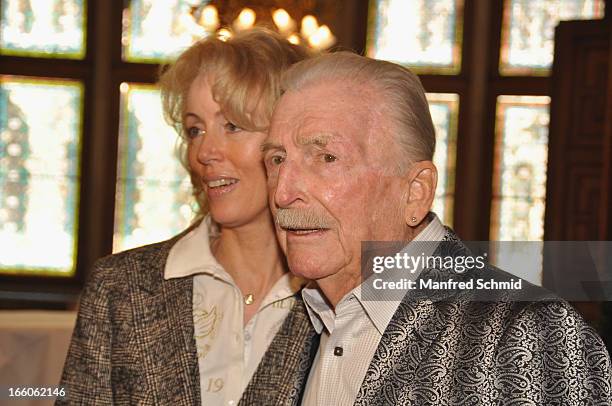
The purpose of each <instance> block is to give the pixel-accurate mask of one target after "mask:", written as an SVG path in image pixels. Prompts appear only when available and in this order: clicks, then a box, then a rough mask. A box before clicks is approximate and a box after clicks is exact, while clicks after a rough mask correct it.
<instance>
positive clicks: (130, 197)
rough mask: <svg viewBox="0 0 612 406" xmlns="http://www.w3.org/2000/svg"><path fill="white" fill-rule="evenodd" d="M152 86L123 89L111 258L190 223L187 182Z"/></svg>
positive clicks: (185, 173) (173, 138)
mask: <svg viewBox="0 0 612 406" xmlns="http://www.w3.org/2000/svg"><path fill="white" fill-rule="evenodd" d="M177 140H178V136H177V134H176V132H175V131H174V130H173V129H172V128H171V127H170V126H168V125H167V124H166V122H165V121H164V119H163V115H162V109H161V100H160V95H159V91H158V90H157V89H156V88H154V87H153V86H150V85H149V86H147V85H134V84H128V83H122V84H121V128H120V132H119V155H118V158H117V160H118V171H117V173H118V178H117V193H116V200H115V234H114V239H113V250H114V252H117V251H122V250H125V249H129V248H133V247H137V246H140V245H144V244H148V243H152V242H156V241H162V240H164V239H166V238H168V237H171V236H172V235H174V234H177V233H178V232H180V231H182V230H184V229H185V228H186V227H187V226H188V225H189V223H190V221H191V220H192V218H193V210H192V208H193V207H194V206H193V198H192V197H191V182H190V181H189V177H188V174H187V171H186V170H185V169H184V168H183V167H182V166H181V164H180V161H179V159H178V153H177V151H178V150H177Z"/></svg>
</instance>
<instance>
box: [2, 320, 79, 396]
mask: <svg viewBox="0 0 612 406" xmlns="http://www.w3.org/2000/svg"><path fill="white" fill-rule="evenodd" d="M75 321H76V312H72V311H70V312H68V311H29V310H25V311H24V310H4V311H0V385H2V386H3V387H6V386H12V385H15V386H21V387H23V386H31V387H45V386H57V385H58V383H59V379H60V376H61V373H62V367H63V366H64V360H65V359H66V353H67V351H68V345H69V344H70V337H71V336H72V330H73V328H74V323H75ZM51 404H53V400H44V401H41V400H19V401H9V400H7V399H0V405H18V406H29V405H36V406H39V405H51Z"/></svg>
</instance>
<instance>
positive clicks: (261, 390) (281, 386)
mask: <svg viewBox="0 0 612 406" xmlns="http://www.w3.org/2000/svg"><path fill="white" fill-rule="evenodd" d="M295 297H296V303H295V304H294V306H293V308H292V309H291V312H289V315H288V316H287V318H286V319H285V321H284V323H283V325H282V327H281V328H280V330H279V331H278V333H277V334H276V336H275V337H274V340H273V341H272V343H271V344H270V347H268V350H267V351H266V353H265V354H264V357H263V359H262V361H261V362H260V364H259V366H258V367H257V370H256V371H255V374H254V375H253V378H251V381H250V382H249V385H248V386H247V388H246V390H245V391H244V393H243V395H242V399H241V400H240V405H295V406H297V405H299V404H300V403H301V398H302V394H303V391H304V387H305V385H306V379H307V378H308V373H309V371H310V367H311V366H312V362H313V359H314V356H315V354H316V352H317V349H318V347H319V335H318V334H317V333H316V331H315V330H314V328H313V327H312V325H311V323H310V319H309V318H308V314H307V312H306V308H305V305H304V302H303V300H302V298H301V293H300V292H298V293H297V294H296V296H295Z"/></svg>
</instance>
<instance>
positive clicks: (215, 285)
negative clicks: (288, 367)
mask: <svg viewBox="0 0 612 406" xmlns="http://www.w3.org/2000/svg"><path fill="white" fill-rule="evenodd" d="M215 233H216V230H215V227H213V226H211V221H210V218H208V217H207V218H206V219H204V221H202V223H201V224H200V225H199V226H198V227H197V228H195V229H193V230H192V231H191V232H189V233H188V234H186V235H185V236H184V237H182V238H181V239H180V240H179V241H178V242H177V243H176V244H175V245H174V247H172V249H171V250H170V254H169V256H168V260H167V262H166V268H165V272H164V278H165V279H171V278H181V277H188V276H193V278H194V279H193V321H194V327H195V340H196V347H197V352H198V365H199V369H200V392H201V397H202V404H205V405H237V404H238V401H239V400H240V397H241V396H242V392H243V391H244V389H245V388H246V386H247V384H248V383H249V380H250V379H251V377H252V376H253V373H254V372H255V370H256V369H257V365H259V362H260V361H261V358H262V357H263V354H264V353H265V352H266V350H267V349H268V346H269V345H270V343H271V342H272V339H273V338H274V336H275V335H276V333H277V332H278V330H279V328H280V326H281V325H282V324H283V322H284V320H285V317H287V314H288V313H289V310H290V309H291V307H292V306H293V304H294V302H295V299H294V297H293V296H294V294H295V293H296V292H298V291H299V290H300V288H301V287H302V286H303V281H302V280H301V279H300V278H297V277H294V276H292V275H291V274H290V273H286V274H285V275H283V276H282V277H281V278H280V279H279V280H278V281H277V282H276V284H275V285H274V286H273V287H272V289H271V290H270V292H268V294H267V296H266V297H265V298H264V300H263V302H262V304H261V306H260V308H259V310H258V311H257V313H255V315H254V316H253V317H252V318H251V320H249V322H248V323H247V325H246V326H244V325H243V320H244V314H243V313H244V307H245V306H248V305H245V304H244V298H243V295H242V292H241V291H240V289H238V286H236V284H235V282H234V281H233V279H232V277H231V276H230V275H229V274H228V273H227V272H226V271H225V270H224V269H223V267H222V266H221V265H220V264H219V263H218V262H217V260H216V259H215V257H214V256H213V255H212V252H211V250H210V243H209V236H210V235H214V234H215Z"/></svg>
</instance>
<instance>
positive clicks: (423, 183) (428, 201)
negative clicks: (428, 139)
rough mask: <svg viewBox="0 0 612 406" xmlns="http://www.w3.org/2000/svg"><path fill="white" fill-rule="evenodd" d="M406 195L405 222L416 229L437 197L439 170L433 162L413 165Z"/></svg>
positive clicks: (409, 170)
mask: <svg viewBox="0 0 612 406" xmlns="http://www.w3.org/2000/svg"><path fill="white" fill-rule="evenodd" d="M404 176H405V180H406V183H407V184H406V194H405V201H404V204H405V207H404V220H405V221H406V224H407V225H409V226H411V227H416V226H418V225H419V224H421V222H422V221H423V219H424V218H425V217H426V216H427V213H429V210H430V209H431V205H432V204H433V200H434V197H435V195H436V185H437V184H438V170H437V169H436V166H435V165H434V164H433V162H431V161H420V162H415V163H413V164H412V166H411V167H410V169H408V171H407V172H406V174H405V175H404Z"/></svg>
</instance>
